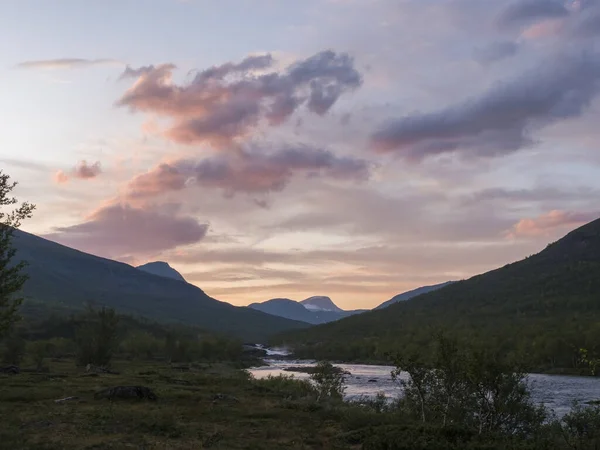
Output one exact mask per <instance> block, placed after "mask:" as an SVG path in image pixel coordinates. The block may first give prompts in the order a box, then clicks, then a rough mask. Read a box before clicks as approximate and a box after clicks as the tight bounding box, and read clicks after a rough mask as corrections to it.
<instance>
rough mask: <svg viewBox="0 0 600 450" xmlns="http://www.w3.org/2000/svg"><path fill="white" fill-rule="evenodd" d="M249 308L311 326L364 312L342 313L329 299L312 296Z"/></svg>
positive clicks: (257, 304)
mask: <svg viewBox="0 0 600 450" xmlns="http://www.w3.org/2000/svg"><path fill="white" fill-rule="evenodd" d="M248 307H249V308H252V309H257V310H259V311H262V312H266V313H268V314H272V315H274V316H280V317H285V318H288V319H293V320H299V321H302V322H307V323H311V324H315V325H316V324H320V323H327V322H333V321H335V320H339V319H342V318H344V317H348V316H351V315H354V314H358V313H361V312H364V311H365V310H362V309H360V310H354V311H344V310H343V309H341V308H339V307H338V306H337V305H336V304H335V303H333V302H332V301H331V299H330V298H329V297H325V296H314V297H310V298H307V299H306V300H302V301H300V302H296V301H294V300H290V299H287V298H274V299H271V300H267V301H266V302H262V303H253V304H251V305H248Z"/></svg>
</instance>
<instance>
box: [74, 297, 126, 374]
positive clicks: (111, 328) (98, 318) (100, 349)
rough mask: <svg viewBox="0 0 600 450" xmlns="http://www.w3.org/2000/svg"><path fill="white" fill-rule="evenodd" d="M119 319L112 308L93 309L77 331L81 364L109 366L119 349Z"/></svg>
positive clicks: (78, 357) (78, 356)
mask: <svg viewBox="0 0 600 450" xmlns="http://www.w3.org/2000/svg"><path fill="white" fill-rule="evenodd" d="M118 324H119V317H118V316H117V314H116V313H115V310H114V309H112V308H105V307H102V309H100V310H98V311H96V310H94V309H93V308H92V307H90V308H89V310H88V313H87V314H86V316H85V317H84V318H83V322H82V323H81V325H80V326H79V328H78V330H77V343H78V347H79V348H78V355H77V360H78V362H79V364H82V365H86V364H94V365H97V366H108V365H109V364H110V361H111V360H112V356H113V352H114V351H115V350H116V349H117V347H118V333H117V326H118Z"/></svg>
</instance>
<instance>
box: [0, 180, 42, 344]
mask: <svg viewBox="0 0 600 450" xmlns="http://www.w3.org/2000/svg"><path fill="white" fill-rule="evenodd" d="M16 185H17V183H15V182H11V181H10V177H9V176H8V175H6V174H5V173H3V172H2V170H0V339H2V338H4V337H5V336H6V335H7V334H8V333H9V332H10V329H11V327H12V325H13V323H14V322H15V321H16V320H17V319H18V314H17V310H18V308H19V306H20V305H21V303H22V302H23V298H21V297H18V296H16V294H17V293H18V292H19V291H20V290H21V288H22V287H23V284H24V283H25V281H27V275H25V274H24V273H23V268H24V267H25V262H23V261H21V262H19V263H17V264H14V262H13V258H14V256H15V253H16V249H15V248H14V247H13V246H12V238H13V234H14V231H15V229H17V228H19V227H20V226H21V222H22V221H23V220H24V219H28V218H30V217H31V215H32V213H33V210H34V209H35V206H34V205H32V204H30V203H27V202H25V203H21V205H20V206H18V207H14V205H16V204H17V203H18V200H17V199H16V198H14V197H12V195H11V192H12V190H13V189H14V188H15V186H16ZM13 207H14V209H12V208H13ZM7 209H8V211H7ZM11 209H12V210H11Z"/></svg>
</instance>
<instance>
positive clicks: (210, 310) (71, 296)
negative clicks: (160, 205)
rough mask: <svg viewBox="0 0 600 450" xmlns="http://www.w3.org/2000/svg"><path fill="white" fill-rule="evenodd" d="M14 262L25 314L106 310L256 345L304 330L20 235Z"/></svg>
mask: <svg viewBox="0 0 600 450" xmlns="http://www.w3.org/2000/svg"><path fill="white" fill-rule="evenodd" d="M13 244H14V246H15V248H16V250H17V254H16V258H17V260H20V259H22V260H25V261H27V262H28V266H27V268H26V271H27V273H28V275H29V277H30V278H29V280H28V281H27V282H26V283H25V286H24V288H23V294H24V296H25V298H26V300H27V301H26V303H27V305H24V306H26V308H25V310H30V311H31V310H37V309H40V308H42V309H43V307H46V308H49V309H61V310H63V311H64V310H65V309H67V310H74V309H75V310H77V309H82V308H83V307H84V306H85V304H86V303H88V302H89V303H92V304H96V305H105V306H109V307H113V308H115V309H116V310H117V311H119V312H121V313H124V314H130V315H134V316H141V317H147V318H149V319H154V320H157V321H161V322H171V323H183V324H189V325H196V326H199V327H202V328H205V329H207V330H213V331H218V332H223V333H230V334H234V335H236V336H239V337H241V338H243V339H246V340H251V341H261V340H263V339H265V337H267V336H268V335H269V334H272V333H277V332H282V331H285V330H289V329H293V328H301V327H306V326H307V325H306V324H305V323H302V322H297V321H291V320H288V319H284V318H281V317H274V316H272V315H269V314H265V313H262V312H260V311H256V310H253V309H250V308H245V307H235V306H233V305H230V304H228V303H225V302H220V301H218V300H215V299H213V298H211V297H209V296H208V295H206V294H205V293H204V292H203V291H202V290H201V289H199V288H197V287H196V286H193V285H191V284H188V283H182V282H181V281H179V280H175V279H172V278H167V277H163V276H157V275H153V274H151V273H147V272H145V271H143V270H138V269H136V268H135V267H132V266H130V265H127V264H123V263H120V262H116V261H111V260H109V259H104V258H100V257H97V256H93V255H89V254H87V253H83V252H80V251H78V250H74V249H72V248H69V247H65V246H63V245H60V244H57V243H55V242H51V241H48V240H46V239H42V238H40V237H37V236H34V235H32V234H28V233H24V232H22V231H17V232H15V235H14V242H13Z"/></svg>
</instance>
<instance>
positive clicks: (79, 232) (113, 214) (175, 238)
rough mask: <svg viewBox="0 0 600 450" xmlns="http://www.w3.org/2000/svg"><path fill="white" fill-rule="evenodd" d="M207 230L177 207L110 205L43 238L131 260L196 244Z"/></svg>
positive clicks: (107, 255) (91, 251) (206, 226)
mask: <svg viewBox="0 0 600 450" xmlns="http://www.w3.org/2000/svg"><path fill="white" fill-rule="evenodd" d="M207 230H208V225H207V224H204V223H200V222H199V221H198V220H197V219H196V218H194V217H191V216H181V215H180V214H179V206H178V205H160V206H156V205H147V206H145V207H143V208H142V207H132V206H129V205H126V204H121V203H112V204H110V203H109V204H107V205H104V206H101V207H100V208H98V209H97V210H95V211H93V212H92V213H91V214H90V215H89V216H87V217H86V218H85V220H84V221H83V222H82V223H80V224H77V225H72V226H68V227H59V228H56V229H55V230H54V232H52V233H50V234H47V235H46V236H44V237H45V238H47V239H50V240H53V241H56V242H59V243H61V244H64V245H67V246H69V247H74V248H77V249H80V250H83V251H86V252H90V253H93V254H95V255H100V256H105V257H108V258H117V259H127V258H129V259H130V258H132V257H136V256H142V255H148V254H158V253H160V252H161V251H164V250H170V249H174V248H176V247H178V246H180V245H188V244H193V243H196V242H199V241H200V240H202V239H203V238H204V236H205V235H206V232H207Z"/></svg>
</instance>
